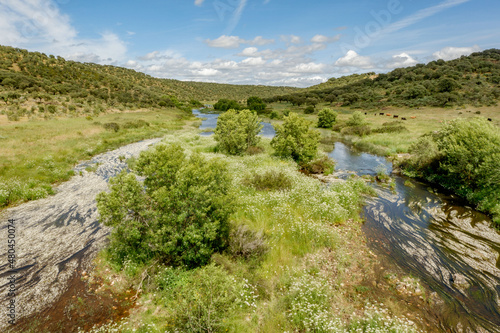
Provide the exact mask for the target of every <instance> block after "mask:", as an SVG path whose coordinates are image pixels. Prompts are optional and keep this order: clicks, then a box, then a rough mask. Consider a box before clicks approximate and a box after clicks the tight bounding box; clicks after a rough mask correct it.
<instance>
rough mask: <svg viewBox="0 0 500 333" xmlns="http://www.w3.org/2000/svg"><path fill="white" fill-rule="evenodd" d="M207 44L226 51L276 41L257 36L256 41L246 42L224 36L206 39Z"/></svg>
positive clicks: (238, 38)
mask: <svg viewBox="0 0 500 333" xmlns="http://www.w3.org/2000/svg"><path fill="white" fill-rule="evenodd" d="M205 43H206V44H207V45H208V46H210V47H216V48H224V49H237V48H238V47H240V45H241V44H248V45H266V44H272V43H274V39H265V38H263V37H262V36H257V37H255V38H254V39H251V40H246V39H243V38H240V37H238V36H226V35H222V36H220V37H219V38H216V39H213V40H211V39H206V40H205Z"/></svg>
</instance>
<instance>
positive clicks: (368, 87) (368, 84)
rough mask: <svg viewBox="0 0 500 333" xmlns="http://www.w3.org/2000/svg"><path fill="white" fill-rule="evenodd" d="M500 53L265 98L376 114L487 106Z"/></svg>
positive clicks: (498, 93)
mask: <svg viewBox="0 0 500 333" xmlns="http://www.w3.org/2000/svg"><path fill="white" fill-rule="evenodd" d="M499 61H500V50H497V49H491V50H486V51H483V52H476V53H473V54H471V55H470V56H462V57H461V58H459V59H455V60H451V61H444V60H436V61H431V62H429V63H428V64H426V65H424V64H417V65H415V66H413V67H407V68H397V69H395V70H393V71H391V72H389V73H387V74H378V75H377V74H375V73H367V74H362V75H359V74H353V75H350V76H346V77H341V78H338V79H337V78H331V79H330V80H328V81H327V82H325V83H322V84H319V85H316V86H312V87H310V88H307V89H304V90H301V91H299V92H296V93H292V94H285V95H277V96H275V97H272V98H267V99H266V101H267V102H276V101H288V102H291V103H293V104H295V105H305V104H311V105H315V104H317V103H320V102H328V103H331V104H333V105H337V106H350V107H353V108H363V109H375V108H382V107H386V106H396V107H421V106H433V107H446V106H452V105H463V104H468V105H474V106H491V105H496V103H497V101H498V99H499V98H500V87H499V84H500V63H499Z"/></svg>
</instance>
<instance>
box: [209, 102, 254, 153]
mask: <svg viewBox="0 0 500 333" xmlns="http://www.w3.org/2000/svg"><path fill="white" fill-rule="evenodd" d="M262 127H263V126H262V124H261V119H260V118H259V117H258V116H257V115H256V114H255V113H253V112H252V111H250V110H241V111H237V110H233V109H231V110H229V111H227V112H225V113H223V114H221V115H220V116H219V119H218V120H217V127H216V128H215V131H214V139H215V140H216V141H217V142H218V143H219V147H220V149H221V151H223V152H226V153H228V154H230V155H240V154H242V153H244V152H245V151H246V150H247V149H248V148H249V147H253V146H257V144H258V143H259V141H260V137H259V136H258V134H259V132H260V130H261V129H262Z"/></svg>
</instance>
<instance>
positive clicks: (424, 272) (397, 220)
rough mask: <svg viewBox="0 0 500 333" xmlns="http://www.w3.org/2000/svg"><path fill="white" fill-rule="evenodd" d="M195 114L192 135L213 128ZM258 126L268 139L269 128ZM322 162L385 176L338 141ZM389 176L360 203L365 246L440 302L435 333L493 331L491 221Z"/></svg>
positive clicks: (499, 304)
mask: <svg viewBox="0 0 500 333" xmlns="http://www.w3.org/2000/svg"><path fill="white" fill-rule="evenodd" d="M195 114H196V115H197V116H198V117H204V118H206V119H205V120H204V121H203V122H202V125H201V126H200V129H206V128H215V126H216V124H217V117H218V114H200V113H199V112H195ZM266 124H267V125H266ZM266 126H267V129H266V137H271V138H272V137H273V136H274V133H275V132H274V129H272V126H271V125H270V124H269V123H264V128H266ZM269 127H271V129H270V128H269ZM210 134H211V133H207V135H210ZM329 156H330V157H331V158H333V159H334V160H335V161H336V162H337V164H336V174H338V175H340V176H341V177H346V178H347V177H349V175H350V174H352V173H355V174H357V175H359V176H362V175H372V176H373V175H376V173H377V171H380V170H385V171H386V172H387V173H388V174H390V173H391V172H392V164H391V162H389V161H387V160H386V159H385V158H384V157H380V156H376V155H372V154H368V153H363V152H355V151H353V150H351V149H350V148H349V147H348V146H346V145H344V144H342V143H340V142H337V143H335V148H334V150H333V151H332V152H331V153H329ZM392 178H393V179H394V182H395V187H394V188H393V189H391V188H389V187H387V186H380V185H377V184H374V189H375V191H376V192H377V196H376V197H370V198H367V200H366V205H365V206H364V218H365V221H366V222H365V223H364V226H363V229H364V231H365V234H366V236H367V238H368V240H369V246H370V247H371V248H373V249H375V250H376V251H377V252H378V253H381V254H383V255H385V256H386V257H388V258H389V260H390V261H392V262H395V263H396V264H397V265H398V266H399V267H400V268H402V269H403V271H404V272H405V273H407V274H411V275H413V276H416V277H418V278H419V279H420V280H421V282H423V284H424V285H425V286H427V288H429V289H430V290H431V291H433V292H436V293H437V294H438V295H439V296H440V298H441V299H442V300H443V302H442V303H440V304H434V305H433V306H434V307H435V310H436V314H437V315H438V317H439V320H440V325H441V330H442V331H445V332H449V331H451V332H500V232H499V231H498V230H496V229H495V228H494V227H493V226H492V221H491V219H490V218H489V217H488V216H486V215H484V214H482V213H480V212H478V211H476V210H474V209H473V208H471V207H470V206H468V205H467V203H466V202H464V201H463V200H460V198H457V197H456V196H454V195H452V194H450V193H446V192H445V191H443V190H440V189H437V188H435V186H432V185H429V184H426V183H423V182H420V181H416V180H414V179H410V178H407V177H403V176H399V175H392Z"/></svg>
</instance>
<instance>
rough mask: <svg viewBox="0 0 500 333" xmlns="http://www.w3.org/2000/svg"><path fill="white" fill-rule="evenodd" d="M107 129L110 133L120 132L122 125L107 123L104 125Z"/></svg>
mask: <svg viewBox="0 0 500 333" xmlns="http://www.w3.org/2000/svg"><path fill="white" fill-rule="evenodd" d="M102 127H104V128H105V129H107V130H108V131H113V132H118V131H119V130H120V125H118V124H117V123H114V122H111V123H105V124H103V125H102Z"/></svg>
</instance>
